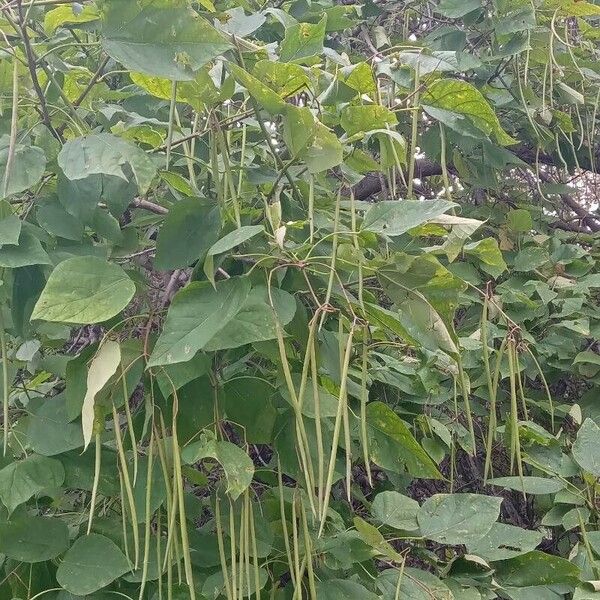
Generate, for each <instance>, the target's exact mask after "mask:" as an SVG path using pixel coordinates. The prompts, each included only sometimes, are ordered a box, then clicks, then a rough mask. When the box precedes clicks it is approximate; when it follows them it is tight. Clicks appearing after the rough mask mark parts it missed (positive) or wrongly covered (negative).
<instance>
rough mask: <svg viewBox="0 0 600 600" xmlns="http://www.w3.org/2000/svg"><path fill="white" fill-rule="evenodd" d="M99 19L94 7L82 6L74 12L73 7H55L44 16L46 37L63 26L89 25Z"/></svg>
mask: <svg viewBox="0 0 600 600" xmlns="http://www.w3.org/2000/svg"><path fill="white" fill-rule="evenodd" d="M99 18H100V14H99V13H98V9H97V8H96V7H94V6H89V5H87V6H83V7H82V8H80V9H79V10H77V11H75V8H74V6H72V5H67V6H57V7H56V8H53V9H52V10H49V11H48V12H47V13H46V14H45V15H44V29H45V31H46V33H47V34H48V35H52V34H53V33H54V32H55V31H56V29H58V28H59V27H62V26H63V25H78V24H80V23H90V22H91V21H97V20H98V19H99Z"/></svg>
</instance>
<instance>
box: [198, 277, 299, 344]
mask: <svg viewBox="0 0 600 600" xmlns="http://www.w3.org/2000/svg"><path fill="white" fill-rule="evenodd" d="M271 298H272V300H273V305H274V307H275V313H276V314H277V319H278V321H279V323H280V325H281V326H282V327H284V326H285V325H287V324H288V323H289V322H290V321H291V320H292V318H293V317H294V314H295V312H296V301H295V300H294V297H293V296H292V295H291V294H288V293H287V292H285V291H284V290H280V289H279V288H272V289H271ZM276 337H277V331H276V327H275V318H274V315H273V308H271V305H270V304H269V293H268V290H267V288H266V287H263V286H257V287H255V288H253V289H252V290H251V291H250V293H249V294H248V296H247V297H246V300H245V301H244V304H243V306H242V307H241V309H240V310H239V311H238V312H237V314H236V315H235V316H234V317H233V318H232V319H231V321H229V322H228V323H226V324H225V325H224V326H223V328H222V329H220V330H219V332H218V333H216V334H215V335H214V337H213V338H212V339H211V340H210V341H208V342H207V343H206V344H205V345H204V349H205V350H208V351H215V350H225V349H227V348H239V347H241V346H245V345H246V344H250V343H252V342H264V341H266V340H272V339H275V338H276Z"/></svg>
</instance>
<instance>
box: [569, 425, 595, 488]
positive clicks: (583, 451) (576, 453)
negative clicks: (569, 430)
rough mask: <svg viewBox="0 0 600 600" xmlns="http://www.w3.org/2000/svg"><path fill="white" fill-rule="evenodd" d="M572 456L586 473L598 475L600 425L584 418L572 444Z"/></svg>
mask: <svg viewBox="0 0 600 600" xmlns="http://www.w3.org/2000/svg"><path fill="white" fill-rule="evenodd" d="M572 452H573V458H574V459H575V461H576V462H577V464H578V465H579V466H580V467H581V468H582V469H583V470H584V471H586V472H587V473H590V474H591V475H594V476H595V477H600V427H598V425H596V423H594V421H592V419H586V420H585V421H584V422H583V425H582V426H581V427H580V428H579V431H578V432H577V439H576V440H575V443H574V444H573V449H572Z"/></svg>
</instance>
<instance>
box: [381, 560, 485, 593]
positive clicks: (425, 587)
mask: <svg viewBox="0 0 600 600" xmlns="http://www.w3.org/2000/svg"><path fill="white" fill-rule="evenodd" d="M376 581H377V587H378V588H379V589H380V590H381V591H382V592H383V594H384V595H383V598H384V599H385V600H392V599H395V598H402V600H471V599H470V598H467V597H464V598H463V597H462V596H457V597H455V596H454V595H453V594H452V592H451V591H450V590H449V589H448V587H447V586H446V584H445V583H444V582H443V581H441V580H440V579H439V578H438V577H436V576H435V575H433V574H432V573H429V572H427V571H422V570H421V569H415V568H413V567H404V568H403V569H384V570H383V571H382V572H381V573H380V574H379V576H378V577H377V580H376ZM473 600H475V598H473Z"/></svg>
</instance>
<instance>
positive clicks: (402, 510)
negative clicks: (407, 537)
mask: <svg viewBox="0 0 600 600" xmlns="http://www.w3.org/2000/svg"><path fill="white" fill-rule="evenodd" d="M418 510H419V503H418V502H417V501H416V500H413V499H412V498H409V497H408V496H404V495H403V494H400V493H399V492H394V491H388V492H380V493H379V494H377V496H375V500H373V504H372V505H371V514H372V515H373V517H374V518H375V519H377V520H378V521H379V522H380V523H383V525H388V526H389V527H393V528H394V529H403V530H405V531H414V530H415V529H418V528H419V524H418V523H417V512H418Z"/></svg>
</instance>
